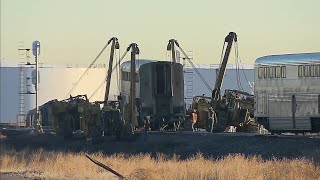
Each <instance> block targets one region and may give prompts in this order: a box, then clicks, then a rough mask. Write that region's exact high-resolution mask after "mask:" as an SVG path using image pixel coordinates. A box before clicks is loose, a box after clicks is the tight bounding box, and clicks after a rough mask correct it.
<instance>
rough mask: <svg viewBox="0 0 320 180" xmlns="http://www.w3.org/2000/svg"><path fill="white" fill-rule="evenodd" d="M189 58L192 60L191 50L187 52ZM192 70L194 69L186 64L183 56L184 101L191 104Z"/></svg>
mask: <svg viewBox="0 0 320 180" xmlns="http://www.w3.org/2000/svg"><path fill="white" fill-rule="evenodd" d="M187 55H188V57H189V58H190V60H193V57H192V56H193V53H192V51H188V52H187ZM193 71H194V69H193V68H192V66H190V65H186V58H183V73H184V87H185V91H184V92H185V102H186V104H187V105H191V104H192V98H193Z"/></svg>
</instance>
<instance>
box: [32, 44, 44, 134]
mask: <svg viewBox="0 0 320 180" xmlns="http://www.w3.org/2000/svg"><path fill="white" fill-rule="evenodd" d="M32 54H33V56H34V57H35V61H36V83H35V85H36V114H37V115H36V121H37V127H38V130H39V131H40V132H41V133H43V129H42V126H41V122H40V112H39V105H38V101H39V99H38V96H39V93H38V90H39V67H38V60H39V57H38V56H39V55H40V42H39V41H33V43H32Z"/></svg>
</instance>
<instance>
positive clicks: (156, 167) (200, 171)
mask: <svg viewBox="0 0 320 180" xmlns="http://www.w3.org/2000/svg"><path fill="white" fill-rule="evenodd" d="M90 156H91V157H92V158H94V159H96V160H98V161H100V162H102V163H104V164H105V165H107V166H109V167H111V168H113V169H114V170H115V171H117V172H119V173H120V174H122V175H124V176H125V177H126V178H128V179H148V180H149V179H197V180H198V179H320V166H316V165H314V163H312V162H311V161H309V160H305V159H292V160H288V159H282V160H280V159H271V160H263V159H262V158H260V157H256V156H252V157H245V156H243V155H240V154H235V155H229V156H225V157H224V158H220V159H210V158H204V156H203V155H202V154H200V153H198V154H197V155H195V156H193V157H190V158H188V159H186V160H180V158H179V157H178V156H173V157H166V156H165V155H163V154H158V155H157V156H156V158H152V156H150V155H149V154H140V155H131V156H127V155H124V154H117V155H111V156H106V155H104V154H103V153H93V154H90ZM0 159H1V161H0V167H1V168H0V169H1V173H10V174H15V175H18V176H22V177H28V178H31V179H114V178H115V176H113V175H112V174H111V173H110V172H107V171H106V170H104V169H102V168H101V167H99V166H97V165H95V164H94V163H92V162H91V161H90V160H89V159H87V158H86V157H85V154H84V153H62V152H54V151H45V150H43V149H39V150H36V151H28V150H25V151H20V152H17V151H14V150H9V151H5V152H2V153H1V155H0ZM115 179H117V178H115Z"/></svg>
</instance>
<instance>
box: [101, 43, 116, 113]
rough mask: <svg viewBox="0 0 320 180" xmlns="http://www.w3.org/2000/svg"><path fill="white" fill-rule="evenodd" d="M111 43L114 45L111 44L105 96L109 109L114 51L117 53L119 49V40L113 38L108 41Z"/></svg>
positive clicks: (105, 102) (105, 103) (105, 104)
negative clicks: (116, 50)
mask: <svg viewBox="0 0 320 180" xmlns="http://www.w3.org/2000/svg"><path fill="white" fill-rule="evenodd" d="M111 42H112V44H111V51H110V58H109V67H108V73H107V78H106V92H105V95H104V107H107V105H108V98H109V92H110V82H111V73H112V65H113V57H114V51H115V49H119V42H118V38H116V37H113V38H111V39H110V40H109V41H108V44H110V43H111Z"/></svg>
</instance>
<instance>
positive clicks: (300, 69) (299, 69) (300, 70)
mask: <svg viewBox="0 0 320 180" xmlns="http://www.w3.org/2000/svg"><path fill="white" fill-rule="evenodd" d="M298 77H303V66H302V65H299V66H298Z"/></svg>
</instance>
